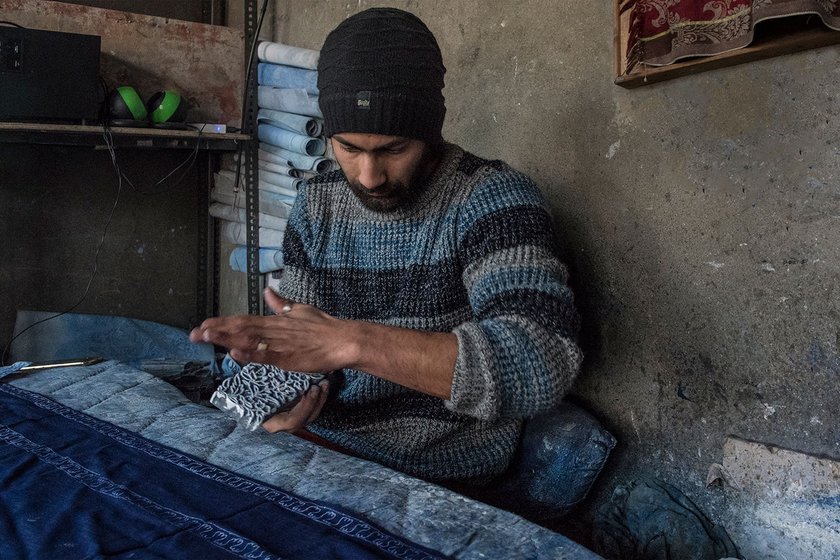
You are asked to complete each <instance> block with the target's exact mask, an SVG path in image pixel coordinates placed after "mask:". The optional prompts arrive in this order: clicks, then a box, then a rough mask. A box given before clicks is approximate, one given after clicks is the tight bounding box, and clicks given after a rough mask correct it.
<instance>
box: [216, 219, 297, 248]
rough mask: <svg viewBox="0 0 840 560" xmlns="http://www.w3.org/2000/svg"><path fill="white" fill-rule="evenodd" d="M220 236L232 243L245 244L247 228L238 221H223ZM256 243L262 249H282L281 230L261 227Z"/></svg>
mask: <svg viewBox="0 0 840 560" xmlns="http://www.w3.org/2000/svg"><path fill="white" fill-rule="evenodd" d="M222 237H223V238H224V240H225V241H227V242H229V243H232V244H233V245H245V244H247V243H248V228H247V227H246V225H245V224H240V223H239V222H224V224H222ZM257 243H258V244H259V246H260V248H263V249H282V248H283V232H282V231H279V230H276V229H268V228H262V227H261V228H260V229H259V240H258V241H257Z"/></svg>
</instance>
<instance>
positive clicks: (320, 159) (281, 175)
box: [210, 42, 338, 273]
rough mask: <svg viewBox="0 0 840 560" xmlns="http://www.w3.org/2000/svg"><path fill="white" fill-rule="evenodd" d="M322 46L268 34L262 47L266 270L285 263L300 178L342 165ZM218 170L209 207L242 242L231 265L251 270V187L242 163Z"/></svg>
mask: <svg viewBox="0 0 840 560" xmlns="http://www.w3.org/2000/svg"><path fill="white" fill-rule="evenodd" d="M319 56H320V53H319V51H316V50H311V49H304V48H300V47H292V46H289V45H283V44H281V43H274V42H262V43H260V44H259V46H258V48H257V57H258V59H259V61H260V62H259V65H258V66H257V81H258V83H259V89H258V94H257V103H258V105H259V111H258V113H257V134H258V137H259V140H260V147H259V161H258V168H259V184H258V189H259V199H260V214H259V224H260V234H259V246H260V249H259V270H260V272H261V273H268V272H274V271H277V270H280V269H282V268H283V253H282V240H283V232H284V231H285V229H286V222H285V219H286V218H287V217H288V215H289V210H290V209H291V207H292V204H293V203H294V201H295V197H296V196H297V189H298V186H299V185H300V183H301V181H304V180H306V179H308V178H309V177H312V176H314V175H316V174H318V173H324V172H327V171H332V170H333V169H336V168H337V167H338V166H337V164H336V162H335V161H334V160H333V159H332V158H331V157H329V156H328V154H327V152H328V143H327V141H326V139H325V138H324V137H323V135H322V132H323V119H322V118H321V110H320V108H319V107H318V86H317V81H318V72H317V68H318V58H319ZM239 163H240V161H239V160H237V161H234V163H233V166H232V167H227V168H225V169H222V170H221V171H219V172H218V173H216V174H215V177H214V178H215V185H214V188H213V190H212V191H211V194H210V197H211V199H212V200H213V201H214V203H213V204H212V205H211V207H210V214H211V215H212V216H213V217H215V218H218V219H220V220H223V221H224V223H223V225H222V229H221V232H222V236H223V238H224V239H225V240H226V241H228V242H230V243H233V244H234V245H235V247H234V249H233V250H232V252H231V254H230V267H231V268H232V269H233V270H235V271H239V272H246V271H247V259H246V255H247V249H246V248H245V243H246V239H245V232H246V229H245V227H244V225H243V224H245V212H244V211H243V210H242V207H243V206H244V198H245V197H244V195H241V193H240V192H239V190H240V187H241V185H242V177H243V173H242V172H241V171H240V173H239V184H238V185H237V184H236V175H237V173H236V165H239Z"/></svg>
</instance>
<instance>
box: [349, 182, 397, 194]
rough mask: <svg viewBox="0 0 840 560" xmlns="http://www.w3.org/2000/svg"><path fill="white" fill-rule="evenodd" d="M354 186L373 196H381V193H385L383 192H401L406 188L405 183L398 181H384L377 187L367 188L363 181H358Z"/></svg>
mask: <svg viewBox="0 0 840 560" xmlns="http://www.w3.org/2000/svg"><path fill="white" fill-rule="evenodd" d="M354 186H355V187H356V189H357V190H358V191H359V192H362V193H365V194H369V195H372V196H380V195H383V194H391V193H394V192H399V191H401V190H405V187H404V186H403V184H402V183H399V182H397V183H391V182H388V183H383V184H381V185H379V186H378V187H376V188H375V189H366V188H365V187H363V186H362V184H361V183H358V182H357V183H355V184H354Z"/></svg>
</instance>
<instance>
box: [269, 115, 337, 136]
mask: <svg viewBox="0 0 840 560" xmlns="http://www.w3.org/2000/svg"><path fill="white" fill-rule="evenodd" d="M257 122H258V123H264V122H265V123H268V124H271V125H274V126H279V127H280V128H285V129H286V130H291V131H292V132H297V133H298V134H304V135H306V136H311V137H313V138H315V137H316V136H320V135H321V132H323V130H324V123H323V122H322V121H321V119H317V118H315V117H308V116H306V115H296V114H294V113H287V112H285V111H276V110H274V109H260V110H259V111H257Z"/></svg>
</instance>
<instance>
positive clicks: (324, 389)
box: [306, 379, 330, 426]
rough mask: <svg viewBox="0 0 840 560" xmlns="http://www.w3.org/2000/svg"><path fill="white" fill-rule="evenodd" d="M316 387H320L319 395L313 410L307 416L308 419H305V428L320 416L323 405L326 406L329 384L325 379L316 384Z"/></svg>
mask: <svg viewBox="0 0 840 560" xmlns="http://www.w3.org/2000/svg"><path fill="white" fill-rule="evenodd" d="M316 387H320V389H321V394H320V395H318V402H317V403H316V405H315V408H314V409H313V410H312V412H311V413H310V414H309V417H308V418H307V419H306V425H307V426H308V425H309V424H311V423H312V422H314V421H315V419H316V418H318V416H320V415H321V410H323V408H324V405H325V404H327V398H328V397H329V396H330V382H329V381H327V380H326V379H325V380H323V381H321V382H320V383H318V385H316Z"/></svg>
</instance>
